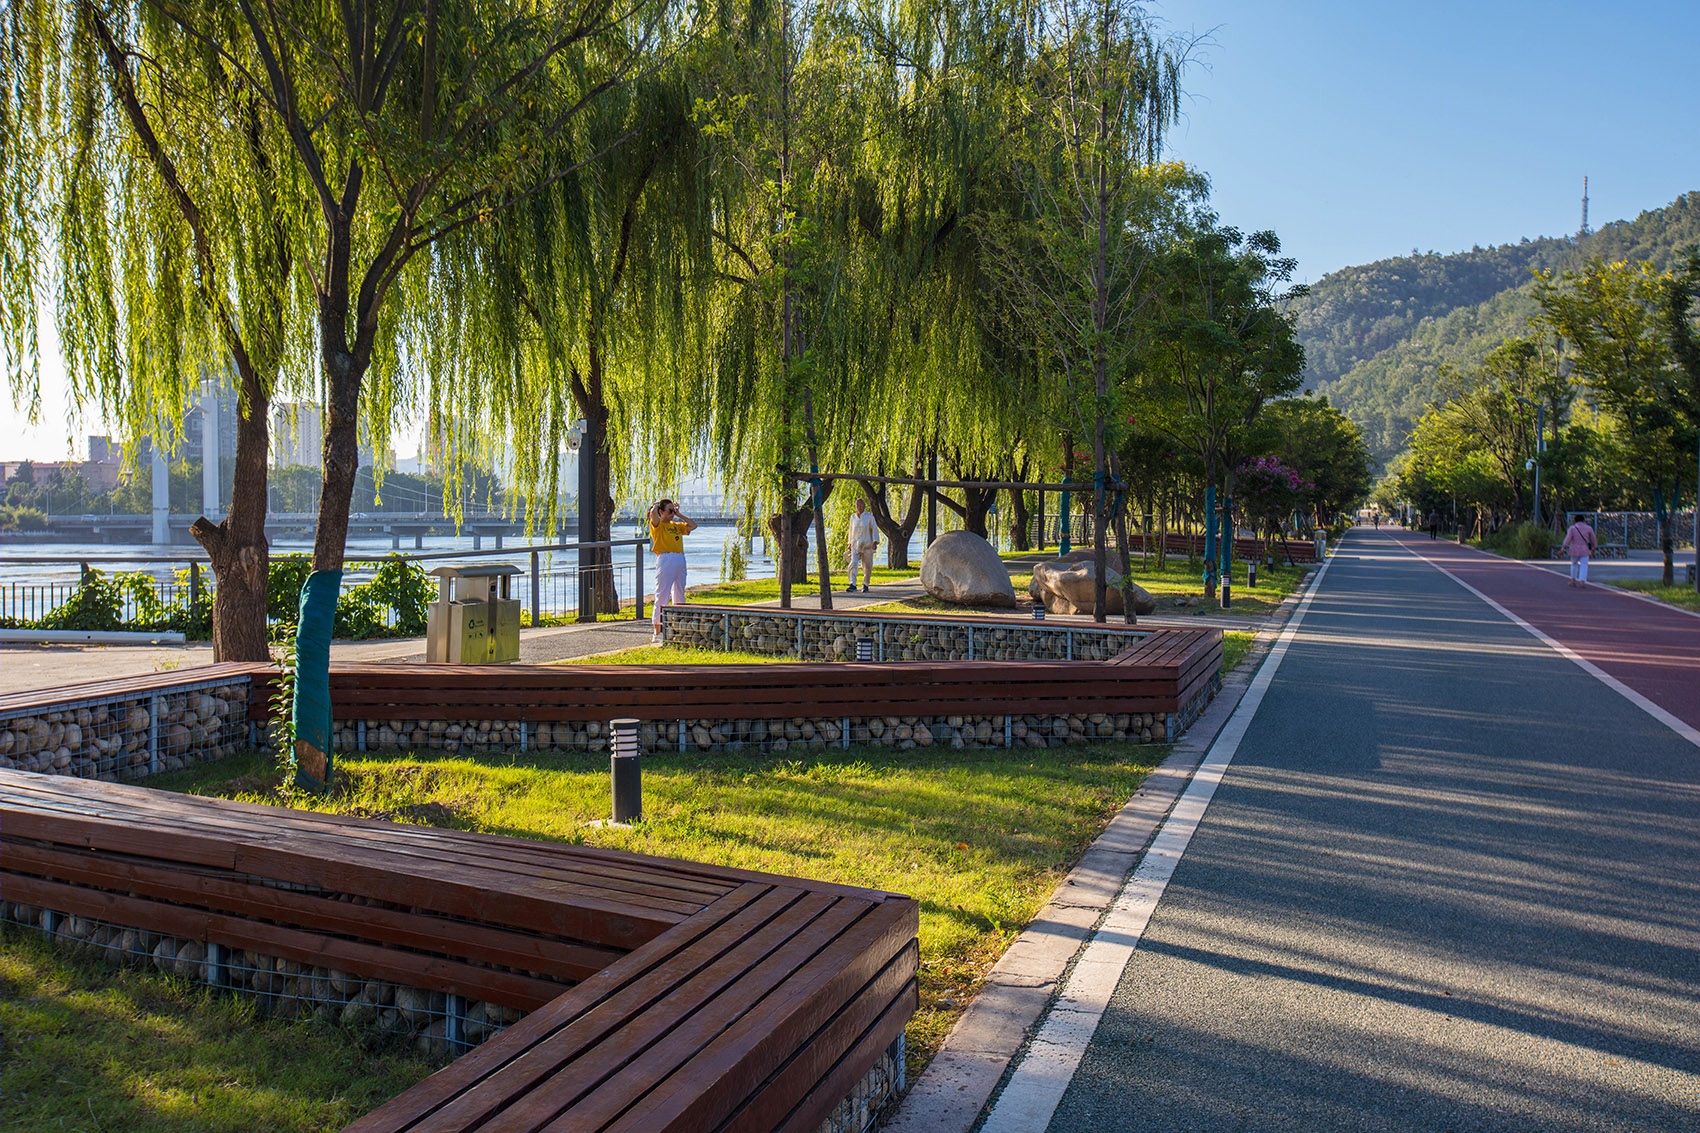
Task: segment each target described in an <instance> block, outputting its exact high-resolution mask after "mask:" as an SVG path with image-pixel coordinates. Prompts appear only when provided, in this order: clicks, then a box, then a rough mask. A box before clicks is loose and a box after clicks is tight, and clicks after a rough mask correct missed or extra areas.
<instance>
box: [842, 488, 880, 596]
mask: <svg viewBox="0 0 1700 1133" xmlns="http://www.w3.org/2000/svg"><path fill="white" fill-rule="evenodd" d="M849 539H850V585H849V586H846V587H845V588H844V592H845V593H846V594H853V593H855V590H856V568H857V567H858V566H860V567H861V568H862V593H864V594H866V593H867V592H868V583H870V582H872V581H873V580H874V552H875V551H877V550H878V549H879V545H880V529H879V527H878V526H877V525H876V524H875V523H874V517H873V515H872V514H870V513H869V511H868V501H867V500H865V499H863V498H862V497H861V496H857V497H856V514H855V515H853V516H851V517H850V536H849Z"/></svg>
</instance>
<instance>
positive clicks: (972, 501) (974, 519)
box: [962, 488, 998, 540]
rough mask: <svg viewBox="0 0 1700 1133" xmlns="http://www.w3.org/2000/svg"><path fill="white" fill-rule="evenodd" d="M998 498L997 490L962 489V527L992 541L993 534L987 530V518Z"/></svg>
mask: <svg viewBox="0 0 1700 1133" xmlns="http://www.w3.org/2000/svg"><path fill="white" fill-rule="evenodd" d="M997 497H998V492H997V489H996V488H964V489H962V526H963V527H965V528H967V529H968V530H969V531H971V532H973V533H974V534H975V535H978V536H979V537H980V538H982V539H986V540H990V539H991V532H989V531H987V530H986V516H987V514H989V513H990V511H991V509H992V503H993V501H994V500H996V499H997Z"/></svg>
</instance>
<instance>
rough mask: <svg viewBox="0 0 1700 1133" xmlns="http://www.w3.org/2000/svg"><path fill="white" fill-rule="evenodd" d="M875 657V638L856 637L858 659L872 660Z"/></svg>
mask: <svg viewBox="0 0 1700 1133" xmlns="http://www.w3.org/2000/svg"><path fill="white" fill-rule="evenodd" d="M873 659H874V639H873V638H871V637H859V638H857V639H856V660H858V661H872V660H873Z"/></svg>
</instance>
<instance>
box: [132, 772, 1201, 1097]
mask: <svg viewBox="0 0 1700 1133" xmlns="http://www.w3.org/2000/svg"><path fill="white" fill-rule="evenodd" d="M1168 750H1169V749H1168V747H1167V746H1163V745H1155V744H1151V745H1138V744H1099V745H1081V746H1078V747H1068V748H1052V749H1045V750H1037V751H1035V750H1031V749H1015V750H1008V751H1006V750H1003V749H988V750H979V751H976V750H963V751H946V750H942V749H938V750H928V751H926V752H925V753H918V752H913V751H910V752H897V751H892V750H889V749H885V748H879V747H863V748H851V749H849V750H832V751H818V752H809V753H807V754H805V755H803V756H801V757H799V758H795V759H789V758H779V757H772V756H763V755H734V754H716V755H713V756H705V755H701V754H689V755H679V754H676V753H656V754H652V755H648V756H646V757H645V758H644V817H645V822H644V823H643V825H641V826H639V827H637V828H635V829H631V830H615V829H604V828H596V827H591V826H590V825H589V823H590V822H591V821H592V820H595V819H601V818H605V817H607V814H608V805H609V800H608V759H607V756H605V755H594V754H585V753H558V754H557V753H549V754H539V753H508V754H504V755H499V756H491V757H484V758H482V759H477V760H474V759H468V758H464V757H458V756H455V757H451V756H447V755H441V756H439V755H436V754H432V753H427V752H420V753H415V754H412V755H403V756H397V757H395V758H390V759H378V758H359V759H357V758H339V759H338V762H337V772H338V777H339V780H340V786H339V788H338V790H337V792H336V793H335V794H334V795H333V796H331V797H330V798H328V799H318V798H313V797H309V796H295V797H292V798H289V799H287V800H284V799H281V798H280V796H279V795H278V793H277V792H276V791H275V789H269V788H268V787H267V786H266V784H268V783H271V782H275V772H274V771H273V769H272V767H271V765H270V763H269V761H268V760H267V759H266V757H264V756H260V755H254V756H248V757H243V758H241V759H238V760H233V761H226V762H225V763H224V764H222V765H210V766H206V767H199V768H192V769H189V770H185V771H182V772H176V773H173V774H171V775H166V776H158V777H156V778H154V779H152V780H150V781H149V782H150V785H154V786H159V787H163V788H166V789H172V790H182V791H191V792H194V793H201V794H216V795H223V796H226V797H239V798H244V799H246V800H248V801H251V802H269V803H277V802H280V801H287V803H288V805H291V806H311V807H315V808H317V809H322V810H327V811H332V812H337V813H348V812H353V811H359V812H360V813H364V814H368V815H372V814H401V815H407V814H414V815H418V814H424V815H429V816H432V817H433V819H434V820H435V821H437V822H439V823H441V824H445V825H451V826H454V827H456V828H460V829H468V830H481V831H486V832H489V833H494V834H508V835H514V836H518V837H522V838H540V839H550V840H557V841H565V842H571V843H584V844H590V845H597V846H605V847H609V848H612V849H620V850H631V851H633V852H636V853H645V854H658V855H662V856H667V857H681V858H688V859H691V860H694V861H703V862H714V863H718V864H722V865H727V866H736V867H740V868H744V869H757V870H767V871H771V872H775V873H781V874H792V875H797V876H802V877H812V878H819V879H823V880H830V881H839V882H844V883H847V884H851V885H862V886H869V887H873V888H880V889H887V890H891V891H895V892H899V893H907V894H910V895H912V896H914V897H916V898H917V899H918V900H920V902H921V937H920V938H921V975H920V980H921V1009H920V1011H919V1013H918V1014H917V1015H916V1017H915V1019H914V1020H913V1021H912V1022H911V1024H910V1026H909V1029H908V1034H909V1050H910V1065H911V1067H912V1069H914V1070H917V1071H918V1070H919V1069H920V1068H921V1067H922V1066H924V1065H925V1064H926V1062H927V1060H928V1059H930V1058H931V1057H932V1055H933V1053H934V1051H936V1050H937V1049H938V1045H939V1043H940V1042H941V1041H942V1040H943V1038H944V1035H945V1034H946V1033H947V1032H948V1031H949V1029H950V1027H951V1025H952V1024H953V1023H954V1021H955V1019H956V1016H957V1015H958V1014H959V1013H960V1011H961V1009H962V1007H963V1006H965V1005H966V1004H967V1002H968V1000H969V999H971V998H972V996H973V994H974V992H975V991H976V990H977V988H978V987H979V984H980V982H981V981H982V979H983V978H984V975H985V972H986V971H987V969H989V968H990V966H991V965H992V964H993V963H995V962H996V960H997V958H998V956H999V955H1001V954H1002V952H1003V950H1004V948H1005V947H1007V946H1008V944H1009V942H1010V940H1011V939H1012V938H1013V937H1014V936H1015V935H1016V934H1017V933H1019V932H1020V931H1021V929H1022V928H1023V927H1024V926H1025V925H1026V924H1027V922H1028V921H1029V920H1030V919H1031V918H1032V917H1033V914H1034V913H1036V912H1037V911H1038V909H1039V908H1040V906H1041V905H1042V904H1043V903H1044V901H1045V899H1046V898H1047V897H1048V896H1049V894H1050V892H1051V890H1052V889H1053V888H1055V887H1056V885H1057V883H1058V881H1059V880H1060V879H1061V877H1062V875H1063V874H1064V872H1066V870H1067V869H1068V867H1069V866H1070V865H1071V864H1072V863H1073V861H1074V859H1075V858H1076V857H1078V856H1079V855H1080V853H1081V852H1082V851H1083V850H1084V849H1085V848H1086V847H1087V846H1088V845H1089V844H1090V843H1091V842H1092V840H1093V839H1094V838H1095V837H1097V835H1098V833H1099V831H1100V830H1102V829H1103V826H1104V824H1105V823H1106V822H1107V821H1108V820H1109V819H1110V817H1111V816H1112V815H1113V814H1114V813H1115V812H1116V810H1117V809H1118V808H1119V807H1120V806H1121V805H1122V803H1124V802H1125V801H1126V800H1127V799H1128V798H1129V797H1130V796H1131V795H1132V794H1133V792H1134V790H1135V789H1137V787H1138V786H1139V783H1140V781H1141V780H1142V779H1143V778H1144V777H1145V775H1146V773H1147V772H1148V771H1149V770H1150V768H1151V767H1152V766H1154V765H1155V764H1156V763H1157V762H1158V761H1160V760H1161V759H1162V758H1163V757H1164V756H1165V755H1166V754H1167V753H1168ZM426 803H434V804H437V805H435V806H432V807H424V806H422V804H426Z"/></svg>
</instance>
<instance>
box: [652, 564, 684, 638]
mask: <svg viewBox="0 0 1700 1133" xmlns="http://www.w3.org/2000/svg"><path fill="white" fill-rule="evenodd" d="M684 601H685V556H684V555H682V554H680V553H679V552H678V551H668V552H667V553H666V554H662V555H656V556H655V632H656V633H660V632H661V607H662V606H663V605H674V606H677V605H682V604H683V603H684Z"/></svg>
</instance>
